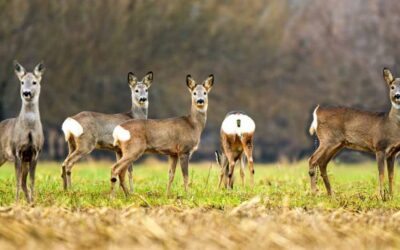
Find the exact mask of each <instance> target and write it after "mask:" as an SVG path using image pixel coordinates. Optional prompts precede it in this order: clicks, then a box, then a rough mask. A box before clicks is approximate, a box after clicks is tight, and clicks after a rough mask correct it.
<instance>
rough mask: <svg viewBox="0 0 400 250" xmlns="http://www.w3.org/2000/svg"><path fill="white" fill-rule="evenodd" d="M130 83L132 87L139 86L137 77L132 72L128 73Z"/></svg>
mask: <svg viewBox="0 0 400 250" xmlns="http://www.w3.org/2000/svg"><path fill="white" fill-rule="evenodd" d="M128 83H129V85H131V86H132V87H134V86H135V85H136V84H137V77H136V76H135V75H134V74H133V73H132V72H129V73H128Z"/></svg>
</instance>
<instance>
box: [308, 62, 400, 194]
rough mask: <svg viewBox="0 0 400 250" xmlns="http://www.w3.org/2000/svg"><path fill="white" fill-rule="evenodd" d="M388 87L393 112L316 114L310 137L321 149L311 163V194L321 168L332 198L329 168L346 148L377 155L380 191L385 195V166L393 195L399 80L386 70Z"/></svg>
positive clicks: (319, 110)
mask: <svg viewBox="0 0 400 250" xmlns="http://www.w3.org/2000/svg"><path fill="white" fill-rule="evenodd" d="M383 78H384V79H385V81H386V83H387V84H388V87H389V91H390V93H389V98H390V101H391V103H392V108H391V109H390V111H389V112H386V113H373V112H366V111H359V110H355V109H350V108H323V107H320V106H317V107H316V108H315V110H314V113H313V121H312V123H311V127H310V134H311V135H313V134H316V136H317V137H318V140H319V146H318V148H317V150H316V151H315V152H314V154H313V155H312V156H311V157H310V159H309V175H310V181H311V191H312V192H313V193H315V192H316V191H317V189H316V176H315V173H316V171H315V168H316V167H317V166H319V168H320V172H321V176H322V179H323V181H324V184H325V187H326V190H327V192H328V195H331V193H332V191H331V185H330V183H329V179H328V175H327V172H326V168H327V165H328V162H329V161H330V160H331V159H332V157H334V156H335V155H336V154H337V153H338V152H339V151H340V150H342V149H343V148H348V149H354V150H359V151H366V152H371V153H374V154H375V157H376V161H377V162H378V170H379V191H380V195H381V197H382V199H385V194H384V173H385V162H386V165H387V169H388V172H389V193H390V194H392V193H393V177H394V162H395V157H396V154H397V153H398V152H399V151H400V78H393V76H392V73H391V72H390V71H389V70H388V69H386V68H385V69H383Z"/></svg>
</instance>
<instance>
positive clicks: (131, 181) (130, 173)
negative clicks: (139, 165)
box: [116, 152, 133, 193]
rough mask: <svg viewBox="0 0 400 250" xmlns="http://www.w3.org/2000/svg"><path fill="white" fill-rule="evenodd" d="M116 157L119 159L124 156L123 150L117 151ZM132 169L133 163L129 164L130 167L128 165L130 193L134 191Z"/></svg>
mask: <svg viewBox="0 0 400 250" xmlns="http://www.w3.org/2000/svg"><path fill="white" fill-rule="evenodd" d="M116 158H117V161H118V160H119V159H121V158H122V152H117V153H116ZM132 171H133V165H129V167H128V180H129V193H133V175H132ZM120 179H121V178H120ZM124 179H125V177H124Z"/></svg>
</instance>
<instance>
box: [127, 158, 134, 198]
mask: <svg viewBox="0 0 400 250" xmlns="http://www.w3.org/2000/svg"><path fill="white" fill-rule="evenodd" d="M132 172H133V164H131V165H129V167H128V179H129V191H130V192H131V193H133V174H132Z"/></svg>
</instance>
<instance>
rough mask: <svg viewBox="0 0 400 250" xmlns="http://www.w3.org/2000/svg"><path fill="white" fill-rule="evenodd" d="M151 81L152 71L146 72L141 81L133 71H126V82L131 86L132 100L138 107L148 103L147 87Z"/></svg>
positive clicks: (145, 105)
mask: <svg viewBox="0 0 400 250" xmlns="http://www.w3.org/2000/svg"><path fill="white" fill-rule="evenodd" d="M152 82H153V72H148V73H147V74H146V75H145V76H144V77H143V79H142V80H141V81H138V80H137V77H136V76H135V75H134V74H133V73H131V72H129V73H128V83H129V86H130V87H131V94H132V102H133V103H134V104H136V105H137V106H139V107H147V106H148V105H149V93H148V89H149V88H150V86H151V83H152Z"/></svg>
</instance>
